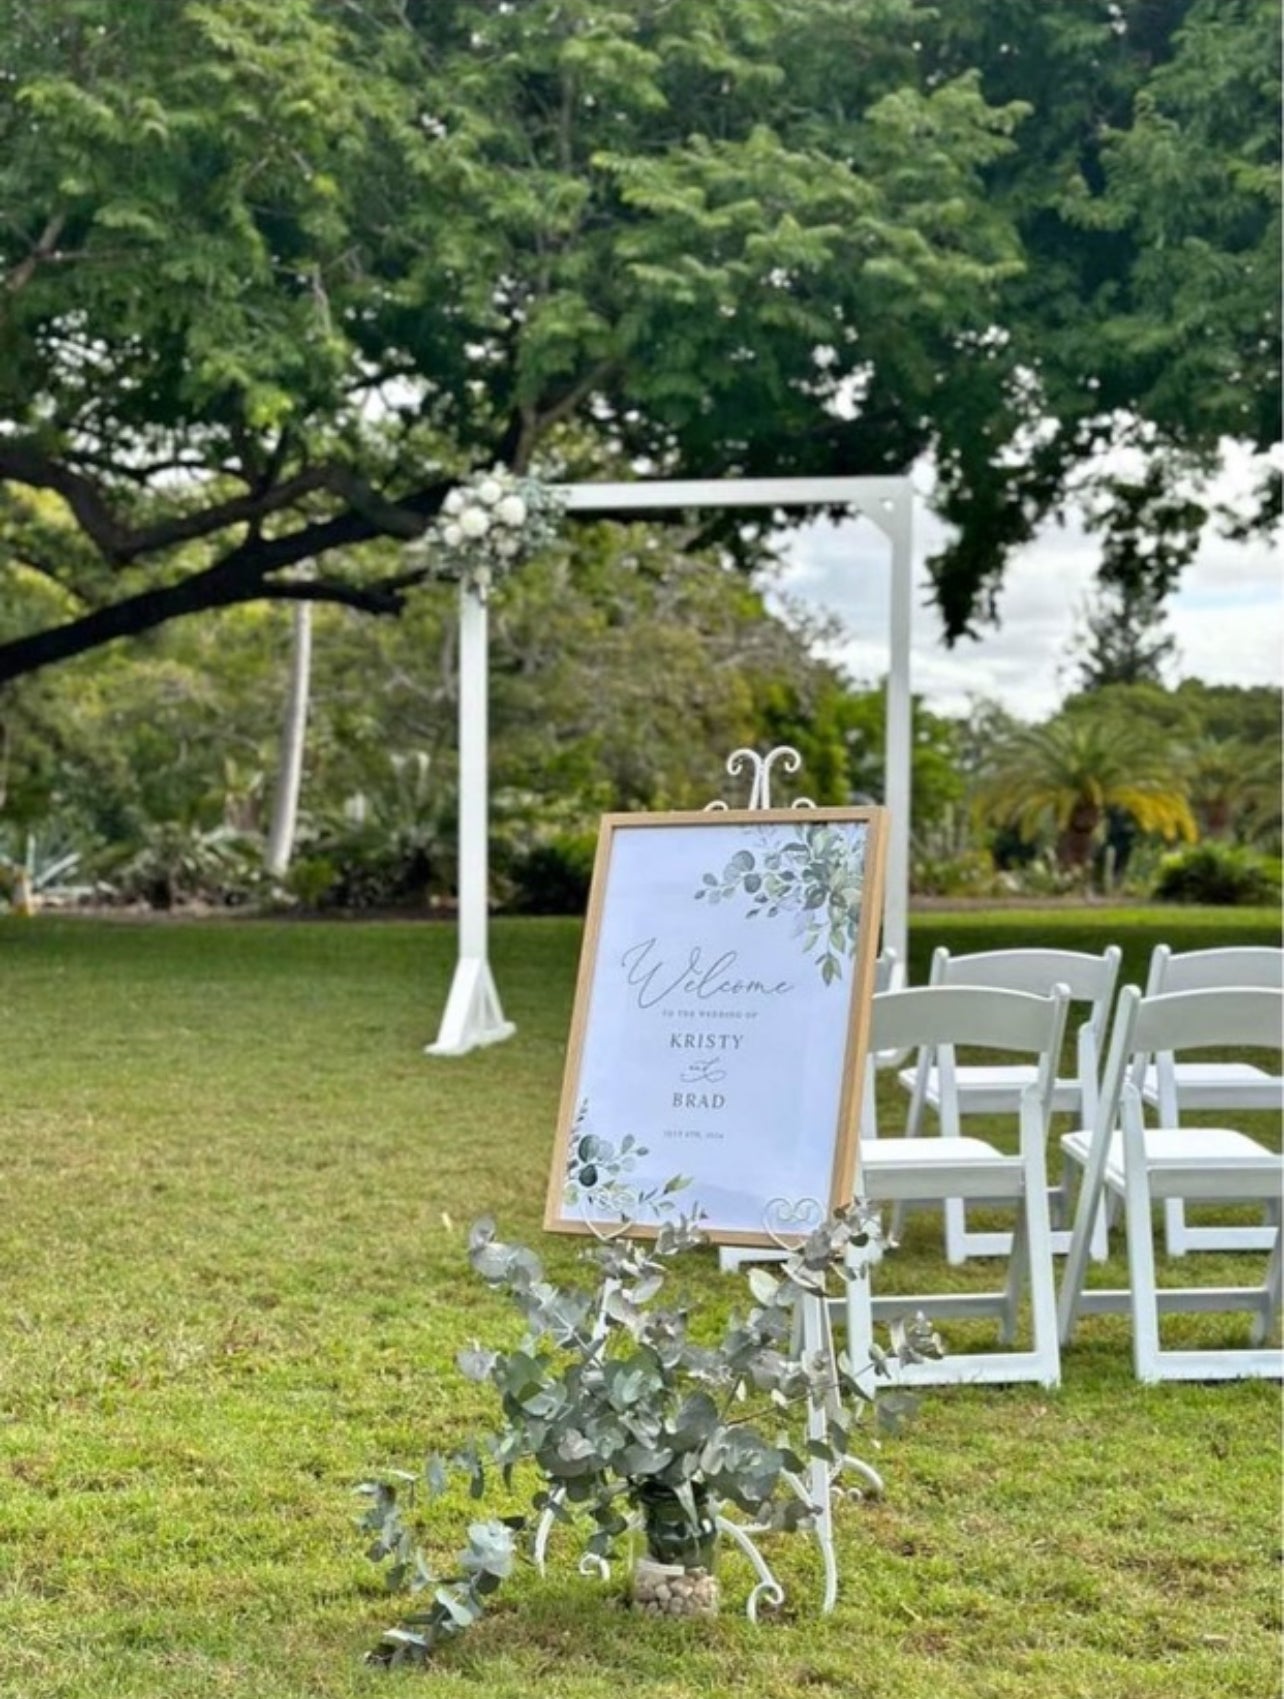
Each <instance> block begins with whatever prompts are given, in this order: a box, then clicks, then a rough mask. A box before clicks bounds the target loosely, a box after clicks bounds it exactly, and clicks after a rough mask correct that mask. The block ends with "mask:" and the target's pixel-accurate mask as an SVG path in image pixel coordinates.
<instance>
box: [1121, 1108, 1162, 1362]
mask: <svg viewBox="0 0 1284 1699" xmlns="http://www.w3.org/2000/svg"><path fill="white" fill-rule="evenodd" d="M1123 1119H1124V1128H1123V1140H1124V1219H1125V1228H1126V1231H1127V1234H1128V1281H1129V1286H1130V1288H1131V1308H1132V1361H1133V1369H1134V1372H1135V1373H1136V1376H1137V1379H1138V1380H1140V1381H1157V1380H1162V1379H1163V1370H1162V1366H1161V1361H1160V1357H1161V1353H1160V1347H1159V1293H1158V1289H1157V1287H1156V1285H1155V1241H1154V1232H1153V1225H1152V1222H1151V1215H1150V1181H1149V1177H1148V1175H1147V1173H1146V1151H1145V1144H1144V1136H1145V1135H1144V1134H1143V1132H1142V1130H1141V1128H1140V1126H1139V1124H1138V1122H1137V1120H1136V1119H1135V1118H1134V1116H1132V1115H1129V1114H1128V1113H1127V1112H1125V1114H1124V1118H1123Z"/></svg>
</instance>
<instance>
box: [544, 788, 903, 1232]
mask: <svg viewBox="0 0 1284 1699" xmlns="http://www.w3.org/2000/svg"><path fill="white" fill-rule="evenodd" d="M885 819H886V816H885V812H884V811H883V810H882V809H877V808H859V809H858V808H809V809H766V810H748V809H745V810H731V809H728V810H723V811H719V812H716V813H715V812H706V813H698V814H697V813H679V814H608V815H607V816H606V817H605V818H604V819H603V821H602V827H601V835H600V837H599V840H598V849H597V860H596V862H595V865H594V870H593V885H592V891H591V894H590V898H589V911H588V920H587V925H586V929H585V937H584V946H583V952H582V955H581V958H580V971H579V981H578V986H577V990H576V997H575V1010H574V1015H573V1018H572V1024H571V1034H570V1043H569V1047H568V1052H567V1059H566V1074H565V1079H564V1082H563V1087H562V1101H561V1110H560V1114H559V1117H558V1129H557V1143H556V1147H555V1151H554V1158H553V1172H552V1175H551V1177H550V1182H549V1191H548V1202H547V1208H546V1210H545V1220H544V1224H545V1226H546V1227H548V1228H550V1229H552V1230H554V1231H562V1232H587V1231H589V1230H590V1225H589V1224H590V1223H592V1224H593V1225H595V1226H598V1227H599V1228H605V1229H610V1228H618V1227H619V1225H620V1223H621V1221H622V1220H627V1221H629V1222H630V1223H631V1224H632V1226H633V1230H635V1231H636V1232H637V1233H639V1234H647V1233H650V1234H654V1233H655V1232H656V1231H657V1229H658V1227H659V1225H660V1223H661V1222H662V1220H663V1219H664V1217H665V1213H666V1211H671V1210H673V1209H675V1208H676V1209H680V1210H681V1211H682V1212H683V1213H684V1214H689V1213H691V1212H692V1210H694V1209H698V1210H699V1211H700V1212H701V1215H702V1220H701V1223H700V1225H701V1228H702V1230H703V1231H704V1233H705V1234H706V1236H707V1237H708V1238H709V1239H710V1240H712V1241H713V1242H714V1243H715V1244H726V1245H759V1244H767V1243H770V1242H771V1236H770V1235H768V1234H767V1232H766V1231H765V1230H764V1224H765V1221H766V1219H767V1215H768V1211H769V1208H770V1206H771V1204H772V1203H773V1201H778V1200H781V1199H784V1200H788V1201H789V1202H800V1201H802V1200H803V1199H814V1200H816V1201H818V1202H819V1203H821V1204H822V1205H825V1206H828V1207H833V1206H835V1205H837V1204H839V1203H843V1202H846V1201H848V1200H849V1199H850V1197H851V1188H852V1183H853V1174H854V1169H855V1162H856V1140H857V1120H858V1115H859V1108H860V1102H861V1082H862V1079H863V1076H864V1068H865V1053H866V1048H867V1040H868V1030H869V1005H870V998H871V996H872V995H873V986H874V966H875V960H876V957H877V953H878V927H879V917H880V915H881V913H882V896H883V893H882V885H883V854H884V837H885V830H884V828H885ZM678 1176H682V1177H684V1178H685V1180H686V1181H687V1183H686V1184H685V1185H683V1186H682V1187H681V1189H680V1190H677V1191H675V1190H674V1189H673V1182H674V1181H675V1180H676V1179H677V1177H678Z"/></svg>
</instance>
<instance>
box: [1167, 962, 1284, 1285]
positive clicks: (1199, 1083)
mask: <svg viewBox="0 0 1284 1699" xmlns="http://www.w3.org/2000/svg"><path fill="white" fill-rule="evenodd" d="M1248 986H1266V987H1268V988H1273V989H1275V990H1277V991H1278V990H1280V989H1281V988H1284V950H1280V949H1269V948H1254V947H1244V946H1229V947H1226V948H1221V949H1214V950H1184V951H1183V952H1182V953H1181V954H1180V955H1174V954H1173V952H1172V951H1171V950H1170V949H1169V947H1168V945H1167V944H1159V945H1156V947H1155V951H1154V954H1153V955H1152V956H1151V958H1150V972H1149V975H1148V976H1147V979H1146V995H1147V997H1162V996H1166V995H1170V994H1172V993H1175V992H1180V991H1213V990H1217V989H1225V990H1233V989H1235V988H1246V987H1248ZM1137 1071H1138V1073H1139V1074H1140V1083H1141V1100H1142V1102H1143V1103H1144V1104H1145V1105H1146V1106H1147V1108H1149V1109H1152V1110H1155V1111H1157V1113H1158V1118H1159V1125H1160V1126H1161V1127H1175V1126H1177V1125H1178V1124H1179V1122H1180V1120H1181V1116H1182V1113H1183V1111H1187V1110H1201V1109H1213V1110H1223V1109H1258V1108H1263V1107H1265V1108H1269V1107H1270V1106H1271V1105H1272V1104H1273V1103H1275V1102H1277V1101H1278V1100H1279V1092H1280V1081H1279V1079H1278V1078H1276V1077H1275V1076H1273V1075H1271V1074H1268V1073H1267V1072H1266V1070H1265V1069H1264V1068H1259V1067H1256V1066H1255V1065H1254V1064H1253V1063H1251V1062H1232V1061H1225V1060H1200V1061H1197V1062H1181V1063H1177V1062H1174V1060H1173V1058H1172V1056H1171V1055H1167V1054H1162V1053H1161V1054H1160V1055H1158V1056H1152V1057H1150V1058H1148V1059H1146V1060H1144V1061H1139V1063H1138V1065H1137ZM1268 1215H1270V1216H1271V1217H1272V1222H1273V1220H1274V1219H1276V1218H1277V1212H1276V1211H1275V1210H1274V1208H1273V1206H1268ZM1272 1222H1268V1224H1267V1225H1266V1226H1264V1227H1233V1226H1221V1227H1196V1226H1192V1225H1191V1224H1190V1223H1188V1222H1187V1220H1186V1207H1185V1203H1184V1201H1183V1200H1182V1199H1181V1198H1165V1200H1164V1243H1165V1246H1166V1248H1167V1251H1168V1254H1169V1256H1172V1257H1180V1256H1185V1254H1186V1252H1187V1251H1237V1250H1248V1251H1260V1250H1269V1249H1270V1247H1271V1245H1272V1244H1273V1243H1274V1242H1275V1241H1274V1232H1275V1228H1274V1225H1273V1224H1272Z"/></svg>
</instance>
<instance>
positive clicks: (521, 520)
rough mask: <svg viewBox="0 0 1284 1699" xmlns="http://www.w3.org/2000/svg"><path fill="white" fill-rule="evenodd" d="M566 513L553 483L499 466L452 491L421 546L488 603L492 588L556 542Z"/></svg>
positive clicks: (444, 570)
mask: <svg viewBox="0 0 1284 1699" xmlns="http://www.w3.org/2000/svg"><path fill="white" fill-rule="evenodd" d="M563 510H564V503H563V502H562V501H561V499H560V498H559V497H558V496H557V494H556V493H555V492H554V490H553V489H552V487H551V486H550V485H548V484H546V483H543V482H542V481H541V480H540V479H539V478H535V477H529V476H528V477H521V476H519V475H518V474H517V473H515V472H510V471H508V470H507V469H506V468H504V467H502V466H496V467H493V468H492V469H491V470H490V471H489V472H478V473H476V474H474V476H473V477H471V478H469V479H468V480H467V481H466V482H464V483H462V484H459V485H457V486H456V487H455V488H454V489H453V490H451V491H450V493H449V494H448V495H447V497H446V499H445V501H444V502H443V503H442V509H441V514H440V516H439V517H438V518H437V519H436V520H435V521H434V522H433V524H432V525H431V526H430V527H429V529H428V530H427V532H425V534H424V538H423V540H422V543H421V544H420V545H419V547H420V548H421V549H423V550H426V551H427V553H428V555H429V557H430V559H431V562H432V564H433V566H434V568H435V570H437V571H438V572H440V573H441V575H442V576H443V577H452V578H458V579H459V581H460V583H462V584H464V585H465V586H466V587H467V588H468V589H470V590H472V591H474V592H475V593H476V594H477V595H478V596H480V597H481V598H482V600H483V601H484V600H485V598H486V596H487V595H488V594H489V592H490V589H491V586H492V585H494V584H497V583H498V582H499V581H500V580H501V579H502V578H504V577H505V576H506V575H507V574H508V573H510V572H512V571H513V569H514V568H515V567H517V566H518V565H520V564H521V562H522V560H523V559H524V558H525V557H526V556H527V555H530V554H532V553H534V551H535V550H537V549H540V548H543V547H544V546H545V545H546V544H547V543H550V542H552V541H553V539H554V537H555V536H556V535H557V520H558V518H559V517H560V516H561V514H562V512H563Z"/></svg>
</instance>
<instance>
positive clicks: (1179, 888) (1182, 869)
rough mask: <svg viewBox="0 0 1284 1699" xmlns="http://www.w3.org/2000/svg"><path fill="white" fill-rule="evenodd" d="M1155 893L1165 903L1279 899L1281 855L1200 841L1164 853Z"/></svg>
mask: <svg viewBox="0 0 1284 1699" xmlns="http://www.w3.org/2000/svg"><path fill="white" fill-rule="evenodd" d="M1154 894H1155V896H1156V897H1158V898H1159V900H1160V902H1166V903H1228V904H1260V903H1278V902H1279V900H1280V861H1279V857H1278V856H1274V857H1272V856H1265V855H1260V854H1258V852H1257V851H1256V850H1251V849H1245V848H1243V847H1242V846H1241V845H1238V844H1222V843H1216V842H1209V843H1204V844H1198V845H1196V846H1195V848H1193V849H1187V850H1181V851H1179V852H1178V853H1177V854H1176V855H1169V856H1165V857H1164V859H1163V861H1162V862H1161V863H1160V866H1159V878H1158V880H1157V881H1156V883H1155V892H1154Z"/></svg>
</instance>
